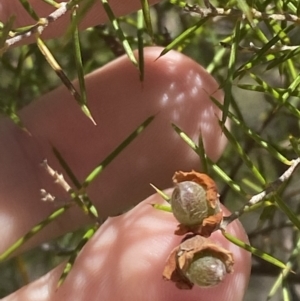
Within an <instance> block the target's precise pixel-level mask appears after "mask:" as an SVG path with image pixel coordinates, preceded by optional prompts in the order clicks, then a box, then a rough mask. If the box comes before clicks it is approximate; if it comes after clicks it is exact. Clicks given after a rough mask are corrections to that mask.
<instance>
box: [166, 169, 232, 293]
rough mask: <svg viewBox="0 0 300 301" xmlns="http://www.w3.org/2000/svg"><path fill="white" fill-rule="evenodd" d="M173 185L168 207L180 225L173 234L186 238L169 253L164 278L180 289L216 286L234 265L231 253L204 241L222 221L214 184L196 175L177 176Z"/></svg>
mask: <svg viewBox="0 0 300 301" xmlns="http://www.w3.org/2000/svg"><path fill="white" fill-rule="evenodd" d="M173 182H174V184H175V185H176V186H175V189H174V191H173V194H172V197H171V202H170V203H171V207H172V212H173V214H174V216H175V218H176V219H177V220H178V221H179V223H180V224H179V227H178V229H177V230H176V231H175V233H176V234H178V235H184V234H187V233H189V234H187V235H186V236H185V238H184V239H183V241H182V243H181V244H180V245H179V246H178V247H176V248H175V249H174V250H173V251H172V252H171V254H170V256H169V258H168V260H167V263H166V266H165V269H164V272H163V277H164V278H165V279H167V280H171V281H173V282H175V283H176V285H177V287H178V288H180V289H191V288H192V287H193V285H194V284H196V285H198V286H201V287H210V286H214V285H217V284H218V283H220V282H221V281H222V280H223V279H224V277H225V275H226V274H227V273H231V272H232V270H233V269H232V267H233V262H234V261H233V255H232V253H231V252H229V251H227V250H226V249H224V248H222V247H220V246H218V245H216V244H215V243H213V242H211V241H210V240H209V239H207V238H206V237H208V236H210V235H211V233H212V232H213V231H215V230H216V229H217V228H218V226H219V225H220V223H221V221H222V218H223V213H222V210H221V206H220V201H219V195H218V192H217V187H216V184H215V182H214V181H213V180H212V179H211V178H210V177H209V176H207V175H206V174H201V173H197V172H195V171H192V172H187V173H185V172H176V173H175V175H174V177H173Z"/></svg>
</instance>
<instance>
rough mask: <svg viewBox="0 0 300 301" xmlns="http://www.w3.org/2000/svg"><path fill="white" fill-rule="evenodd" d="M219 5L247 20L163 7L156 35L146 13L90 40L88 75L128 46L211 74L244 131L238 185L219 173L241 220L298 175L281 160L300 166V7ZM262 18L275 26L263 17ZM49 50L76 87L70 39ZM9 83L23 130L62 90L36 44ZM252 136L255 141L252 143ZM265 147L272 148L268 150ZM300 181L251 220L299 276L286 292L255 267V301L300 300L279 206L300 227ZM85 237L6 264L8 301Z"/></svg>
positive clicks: (154, 21) (257, 237)
mask: <svg viewBox="0 0 300 301" xmlns="http://www.w3.org/2000/svg"><path fill="white" fill-rule="evenodd" d="M142 2H143V3H144V4H146V1H142ZM211 3H212V4H213V5H214V6H215V7H216V8H225V9H236V10H237V11H238V12H240V14H243V16H244V18H239V17H237V13H236V11H232V13H229V15H228V16H221V15H220V14H218V13H217V12H216V11H214V8H212V9H211V14H210V15H208V16H207V17H205V18H204V17H202V18H201V17H200V16H199V15H198V14H197V13H191V12H189V11H187V10H185V9H184V7H185V4H186V3H185V2H183V1H176V0H169V1H167V0H166V1H162V2H161V3H159V4H157V5H155V6H153V7H151V9H150V16H151V25H152V29H153V33H150V34H149V27H148V28H147V26H146V25H147V24H146V25H145V23H144V24H143V23H142V26H141V18H142V17H143V14H142V13H141V12H138V13H134V14H132V15H129V16H123V17H121V18H119V19H118V21H119V24H120V28H121V31H122V34H123V36H124V37H123V40H122V38H121V40H120V36H118V35H117V34H116V30H115V28H114V27H113V26H112V25H111V23H107V24H105V25H98V26H95V27H93V28H88V29H87V30H84V31H82V32H80V44H81V55H82V62H83V63H82V66H83V72H84V74H87V73H89V72H91V71H93V70H95V69H97V68H100V67H102V66H103V65H105V64H107V63H108V62H109V61H111V60H113V59H115V58H116V57H118V56H121V55H123V54H124V53H125V50H124V48H123V46H122V42H124V40H126V41H127V42H128V43H129V45H130V47H131V49H136V48H140V50H141V49H142V47H145V46H150V45H161V46H163V47H166V50H169V49H176V50H178V51H181V52H183V53H185V54H186V55H188V56H189V57H191V58H193V59H194V60H196V61H197V62H199V64H201V65H203V66H204V67H205V68H206V69H207V70H208V71H209V72H210V73H211V74H212V75H213V76H214V77H215V78H216V79H217V80H218V82H219V83H220V86H221V87H223V89H224V91H225V105H224V113H225V115H228V116H229V117H228V118H230V114H228V112H227V107H228V108H229V110H230V112H232V113H233V114H234V115H235V116H236V117H237V119H238V120H239V122H240V124H238V123H235V122H234V121H233V122H232V127H231V133H232V137H233V140H232V141H231V142H229V143H228V146H227V148H226V151H225V153H224V155H223V156H222V158H221V159H220V160H219V162H218V163H217V164H218V166H219V167H220V168H221V169H222V170H223V171H224V173H225V174H226V175H227V176H228V177H229V178H226V177H224V176H222V174H221V173H218V172H216V171H215V170H214V169H213V168H211V169H209V172H210V174H211V175H212V176H213V177H214V178H215V179H216V181H217V183H218V186H219V190H220V194H221V199H222V201H223V202H224V204H226V206H227V207H228V208H229V209H231V210H236V209H238V208H240V207H241V206H242V205H243V204H244V203H245V202H246V201H247V199H248V198H249V196H250V195H254V194H256V193H259V192H260V191H262V190H264V189H265V188H266V187H267V184H268V183H271V182H272V181H274V180H276V178H278V177H279V176H280V175H281V174H282V173H283V172H284V171H285V170H286V169H287V168H288V166H287V165H286V164H284V163H285V162H283V161H284V160H281V159H280V155H281V156H283V157H285V158H287V159H289V160H292V159H294V158H296V157H298V153H299V151H298V138H299V118H300V111H299V110H300V103H299V95H300V89H299V83H300V75H299V67H300V63H299V58H300V57H299V53H300V46H299V45H300V30H299V26H298V25H299V24H300V21H299V19H297V16H298V15H300V14H299V12H300V1H298V0H292V1H290V0H285V1H281V0H268V1H265V0H256V1H254V0H252V1H250V0H249V1H247V2H244V1H235V0H232V1H224V0H221V1H212V2H211ZM189 4H195V5H199V7H201V8H205V7H206V6H205V4H204V3H203V2H202V1H189ZM252 8H253V9H255V10H256V11H258V12H262V13H265V14H268V15H272V16H273V17H269V16H266V15H263V16H258V15H255V13H254V11H251V10H250V9H252ZM190 10H191V9H190ZM276 16H277V17H276ZM280 16H281V17H280ZM291 16H292V17H294V19H293V18H291ZM0 21H1V20H0ZM5 28H6V27H5V24H2V27H1V31H0V34H1V33H2V37H4V38H5ZM46 44H47V46H48V47H49V49H50V51H51V52H52V53H53V54H54V55H55V58H56V60H57V61H58V62H59V64H60V66H61V67H62V69H63V70H64V72H65V73H66V74H67V76H68V78H69V79H70V80H72V79H74V78H76V77H77V76H78V74H77V70H76V68H74V61H75V60H76V54H75V53H74V47H73V42H72V39H71V38H70V36H63V37H61V38H57V39H54V40H49V41H46ZM129 52H130V48H129ZM137 72H138V71H137ZM0 78H1V81H0V111H1V113H2V114H3V115H6V116H9V117H10V118H12V119H13V120H14V121H15V122H16V123H17V124H19V125H20V126H22V124H21V122H20V120H19V119H18V114H17V111H18V110H19V109H20V108H22V107H24V106H26V105H28V104H29V103H30V102H31V101H34V100H35V99H36V98H38V97H39V96H40V95H42V94H44V93H45V92H47V91H50V90H52V89H54V88H55V87H57V86H59V85H60V84H61V81H60V79H59V77H58V76H57V75H56V74H55V72H54V71H53V69H52V68H51V66H50V65H49V64H48V63H47V61H46V60H45V57H44V55H43V54H42V53H41V51H40V50H39V48H38V46H37V45H36V44H35V43H33V44H30V45H24V46H21V47H16V48H11V49H8V50H7V51H6V52H4V53H3V54H2V56H1V59H0ZM248 129H251V130H252V132H253V133H254V134H252V135H251V134H250V135H249V132H248ZM254 137H256V138H257V140H256V141H255V139H254ZM262 142H267V147H265V146H264V145H263V143H262ZM183 143H184V142H183ZM237 143H238V144H239V145H240V148H237ZM271 148H272V149H273V153H272V152H271V151H270V149H271ZM245 157H249V158H250V160H251V162H252V163H253V165H254V166H256V168H257V170H258V171H259V176H257V174H255V172H253V169H251V168H249V167H248V166H247V164H246V163H245ZM260 176H261V179H260ZM298 177H299V175H298V172H296V174H295V175H294V176H293V177H292V178H291V179H290V180H289V181H288V182H287V183H285V184H284V185H283V186H282V187H281V188H280V190H279V191H278V192H277V193H276V195H275V196H274V197H270V198H268V199H267V200H265V201H264V202H262V204H261V205H260V206H257V207H256V208H255V210H251V212H247V213H246V214H244V215H243V216H242V217H241V221H242V222H243V224H244V225H245V227H246V229H247V232H248V233H249V238H250V242H251V244H252V245H254V246H255V247H256V248H259V249H260V250H262V251H264V252H267V253H269V254H272V255H273V256H275V257H276V258H279V259H280V260H282V261H283V262H288V261H289V260H290V264H291V265H292V266H293V270H294V271H295V272H296V273H295V274H288V275H287V277H284V278H283V279H281V281H279V282H276V281H278V277H279V275H280V272H281V270H280V269H279V268H277V267H275V266H273V265H272V264H270V263H267V262H265V261H263V260H261V259H258V258H253V269H252V276H251V281H250V285H249V289H248V292H247V294H246V296H245V300H269V299H270V300H300V287H299V283H300V277H299V272H298V271H299V265H298V262H299V258H300V257H299V255H298V247H299V246H298V245H299V243H298V239H299V229H298V228H296V227H295V224H294V222H292V221H291V220H290V217H288V215H287V214H286V213H284V212H282V208H280V206H279V205H278V202H277V200H278V198H280V199H281V200H283V201H284V202H285V203H286V204H287V206H288V207H289V208H290V209H291V211H292V212H293V214H294V218H295V219H298V216H299V212H300V208H299V199H300V197H299V196H300V187H299V184H298ZM233 184H236V185H238V187H239V188H240V191H239V189H234V185H233ZM85 230H86V229H82V230H80V231H79V232H76V233H70V234H68V235H66V236H64V237H63V238H61V239H59V240H57V241H55V242H50V243H47V244H43V245H42V246H40V247H38V248H36V249H35V250H33V251H30V252H28V253H26V254H24V255H21V256H18V257H16V258H13V259H11V260H8V261H6V262H3V263H1V264H0V279H1V281H0V297H4V296H6V295H7V294H9V293H10V292H12V291H14V290H16V289H17V288H18V287H20V286H22V285H24V284H26V283H28V282H29V281H32V280H33V279H35V278H37V277H39V276H40V275H42V274H43V273H45V271H48V270H49V269H51V268H52V267H53V266H55V265H56V264H57V263H58V262H61V261H62V260H63V259H65V258H66V257H65V256H66V255H67V254H68V252H69V251H70V250H72V249H73V248H74V247H75V246H76V245H77V243H78V241H79V240H80V237H82V235H83V233H84V232H85ZM276 285H277V286H276ZM275 292H276V293H275ZM253 298H254V299H253Z"/></svg>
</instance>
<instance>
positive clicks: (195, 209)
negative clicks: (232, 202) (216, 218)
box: [171, 181, 220, 226]
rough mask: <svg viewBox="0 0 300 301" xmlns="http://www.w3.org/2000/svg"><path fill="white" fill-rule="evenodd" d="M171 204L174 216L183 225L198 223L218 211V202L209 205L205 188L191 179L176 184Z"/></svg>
mask: <svg viewBox="0 0 300 301" xmlns="http://www.w3.org/2000/svg"><path fill="white" fill-rule="evenodd" d="M171 206H172V211H173V214H174V216H175V218H176V219H177V220H178V221H179V222H180V223H181V224H183V225H185V226H193V225H200V224H202V222H203V220H204V219H205V218H207V217H209V216H211V215H214V214H216V213H218V212H220V205H219V202H217V205H216V206H215V207H211V205H210V203H209V202H208V200H207V191H206V189H205V188H204V187H203V186H201V185H199V184H198V183H195V182H193V181H184V182H180V183H178V184H176V187H175V189H174V191H173V194H172V197H171Z"/></svg>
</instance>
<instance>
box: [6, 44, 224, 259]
mask: <svg viewBox="0 0 300 301" xmlns="http://www.w3.org/2000/svg"><path fill="white" fill-rule="evenodd" d="M161 50H162V48H159V47H151V48H146V49H145V80H144V82H143V83H141V82H140V81H139V77H138V72H137V70H136V69H135V68H134V67H133V66H132V64H131V62H130V61H129V60H128V59H127V57H125V56H123V57H121V58H119V59H117V60H115V61H113V62H112V63H110V64H108V65H106V66H105V67H103V68H101V69H100V70H97V71H95V72H93V73H92V74H90V75H88V76H87V78H86V89H87V93H88V101H89V107H90V109H91V112H92V115H93V117H94V119H95V120H96V122H97V126H94V125H93V124H92V123H91V122H90V120H88V119H87V118H86V117H85V116H84V114H82V111H81V110H80V108H79V106H78V105H77V104H76V103H75V101H74V99H73V98H72V96H71V95H70V94H69V91H68V90H67V89H66V88H65V87H60V88H58V89H56V90H54V91H52V92H50V93H48V94H47V95H44V96H43V97H41V98H40V99H39V100H37V101H35V102H33V103H32V104H31V105H29V106H28V107H26V108H24V109H23V110H22V111H20V113H19V115H20V118H21V120H22V122H23V124H24V125H25V126H26V128H27V129H28V130H29V132H30V133H31V136H29V135H28V134H27V133H26V132H24V131H22V130H21V129H19V128H18V127H17V126H15V125H14V124H13V123H12V122H11V121H10V120H7V119H6V120H2V124H1V127H0V131H1V133H0V145H1V148H2V149H1V156H0V165H1V170H0V179H1V180H0V226H1V228H2V229H3V230H5V231H3V236H2V244H1V246H0V249H1V251H4V250H5V249H6V248H7V247H8V246H10V245H11V244H12V243H13V242H14V241H15V240H16V239H17V238H19V237H21V236H22V235H24V234H25V233H26V232H27V231H28V230H29V229H31V227H33V226H34V225H35V224H37V223H38V222H40V221H41V220H43V219H44V218H46V216H47V215H49V214H50V213H51V212H53V211H54V210H55V209H56V208H57V207H58V206H61V205H63V204H64V202H63V200H65V201H66V200H68V199H69V196H68V195H67V194H66V193H65V192H64V191H62V189H61V188H60V187H59V186H58V185H57V184H55V183H54V180H53V178H51V177H50V176H49V175H48V174H47V173H46V172H45V170H44V169H42V168H41V166H40V163H41V162H42V161H43V160H44V159H45V158H46V159H47V160H48V163H49V164H50V166H51V167H53V168H54V169H55V170H57V171H59V172H63V170H62V168H61V166H60V164H59V162H58V161H57V159H56V157H55V156H54V154H53V150H52V147H53V146H54V147H55V148H56V149H57V150H58V151H59V152H60V153H61V155H62V157H63V158H64V159H65V160H66V162H67V163H68V165H69V166H70V168H71V169H72V171H73V173H74V174H75V175H76V177H77V178H78V179H79V181H80V182H83V181H84V179H85V178H86V176H87V175H88V174H89V173H90V172H91V171H92V170H93V169H94V168H95V167H96V166H97V165H98V164H99V163H100V162H102V161H103V160H104V159H105V158H106V157H107V156H108V155H109V154H110V153H111V152H112V151H113V150H114V149H115V148H116V147H117V146H118V145H119V144H120V143H121V142H122V141H123V140H124V139H125V138H126V137H128V135H129V134H131V133H132V132H133V131H134V130H135V129H137V127H138V126H139V125H140V124H141V123H142V122H143V121H145V120H146V119H147V118H149V117H150V116H155V117H154V120H153V122H152V123H151V124H150V125H149V126H148V127H147V128H146V129H145V130H144V131H143V132H142V133H141V134H140V135H139V136H138V137H137V138H136V139H135V141H133V142H132V143H131V144H130V145H129V146H127V147H126V149H124V150H123V151H122V153H121V154H120V155H119V156H118V157H117V158H116V159H115V160H114V161H113V162H112V163H111V164H109V165H108V166H107V167H106V168H105V169H104V171H103V172H102V173H101V175H100V176H99V177H98V178H96V180H95V181H94V182H93V183H92V184H91V185H90V186H89V187H88V190H87V192H88V194H89V196H90V198H91V199H92V201H93V202H94V204H95V205H96V207H97V208H98V212H99V215H100V217H103V218H105V217H107V216H112V215H116V214H119V213H120V212H122V211H123V210H125V209H127V208H128V207H129V206H133V205H135V204H136V203H137V202H138V201H139V200H141V199H144V198H145V197H146V196H147V195H150V194H151V193H152V188H151V187H150V185H149V183H153V184H155V185H157V186H158V187H159V188H161V189H164V188H166V187H170V186H171V185H172V181H171V178H172V175H173V173H174V172H175V171H176V170H187V171H188V170H191V169H199V168H200V163H199V157H198V156H197V154H196V153H195V152H194V151H193V150H192V149H191V148H190V147H189V146H188V145H186V143H184V142H183V141H182V139H181V138H180V137H179V136H178V134H177V133H176V132H175V131H174V129H173V128H172V123H174V124H176V125H177V126H179V127H180V128H181V129H182V130H183V131H184V132H186V133H187V134H188V135H189V136H190V137H191V138H192V139H194V141H198V138H199V135H200V133H201V135H202V137H203V141H204V146H205V149H206V153H207V154H208V156H209V157H210V158H211V159H213V160H216V159H217V158H218V157H219V156H220V155H221V153H222V151H223V149H224V146H225V138H224V135H223V134H222V131H221V128H220V127H219V119H218V118H219V117H220V114H221V112H220V111H219V110H217V109H216V107H215V105H214V104H213V102H212V101H211V99H210V97H211V96H212V95H213V96H214V97H215V98H216V99H218V100H220V101H222V97H223V94H222V92H221V91H220V90H218V84H217V82H216V81H215V80H214V79H213V78H212V77H211V75H209V74H208V73H207V72H206V71H205V70H204V69H203V68H202V67H201V66H200V65H198V64H197V63H196V62H194V61H193V60H191V59H190V58H188V57H186V56H184V55H183V54H180V53H178V52H175V51H171V52H170V53H168V54H167V55H166V56H163V57H162V58H160V59H159V60H157V61H155V59H156V58H157V57H158V55H159V53H160V52H161ZM76 85H77V84H76ZM66 179H67V180H68V178H67V177H66ZM41 188H43V189H46V190H47V191H48V192H49V193H51V194H52V195H54V196H56V201H55V202H54V204H53V203H45V202H42V201H41V200H40V198H41V197H40V189H41ZM86 222H87V218H84V214H82V212H81V211H80V210H79V209H77V208H72V209H70V210H69V211H68V212H67V213H65V214H64V215H63V216H62V217H61V218H59V219H57V220H55V221H54V222H52V223H51V224H50V225H48V226H47V228H46V231H43V232H42V234H41V235H40V236H39V235H37V236H36V237H35V238H34V239H33V240H32V244H36V243H39V242H41V241H45V240H47V239H50V238H53V237H55V236H57V235H61V234H63V233H65V232H68V231H71V230H74V228H77V227H80V226H81V225H83V224H84V223H86ZM29 245H30V244H29ZM0 253H1V252H0Z"/></svg>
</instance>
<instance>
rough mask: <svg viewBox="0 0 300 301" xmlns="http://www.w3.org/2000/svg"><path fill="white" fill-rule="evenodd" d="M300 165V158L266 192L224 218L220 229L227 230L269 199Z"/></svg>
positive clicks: (292, 162)
mask: <svg viewBox="0 0 300 301" xmlns="http://www.w3.org/2000/svg"><path fill="white" fill-rule="evenodd" d="M299 164H300V157H299V158H297V159H295V160H292V161H291V166H290V167H289V168H288V169H287V170H286V171H285V172H284V173H283V174H282V175H281V176H280V177H279V178H278V179H277V180H275V181H274V182H272V183H271V184H270V185H269V186H268V187H267V188H266V189H265V190H263V191H262V192H260V193H258V194H256V195H254V196H253V197H252V198H251V199H250V200H249V202H248V203H247V204H245V205H244V206H243V207H242V208H241V209H240V210H237V211H235V212H233V213H232V214H231V215H230V216H227V217H225V218H224V220H223V222H222V224H221V226H220V228H221V229H224V230H225V229H226V227H227V225H228V224H230V223H231V222H233V221H234V220H235V219H237V218H239V217H240V216H241V215H242V214H243V213H244V212H245V211H246V210H248V209H249V208H250V207H251V206H253V205H255V204H257V203H258V202H261V201H263V200H265V199H266V198H269V197H270V196H271V195H272V194H273V193H275V191H276V190H277V189H278V188H279V187H280V185H281V184H282V183H283V182H286V181H287V180H288V179H289V178H290V177H291V176H292V174H293V172H294V170H295V169H296V167H297V166H298V165H299Z"/></svg>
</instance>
